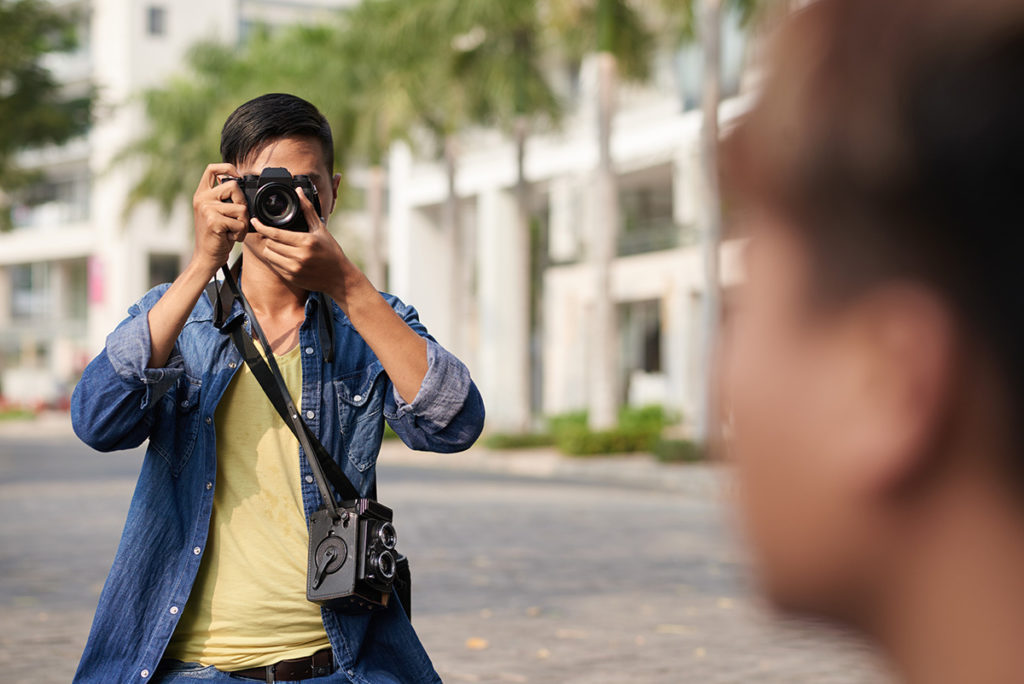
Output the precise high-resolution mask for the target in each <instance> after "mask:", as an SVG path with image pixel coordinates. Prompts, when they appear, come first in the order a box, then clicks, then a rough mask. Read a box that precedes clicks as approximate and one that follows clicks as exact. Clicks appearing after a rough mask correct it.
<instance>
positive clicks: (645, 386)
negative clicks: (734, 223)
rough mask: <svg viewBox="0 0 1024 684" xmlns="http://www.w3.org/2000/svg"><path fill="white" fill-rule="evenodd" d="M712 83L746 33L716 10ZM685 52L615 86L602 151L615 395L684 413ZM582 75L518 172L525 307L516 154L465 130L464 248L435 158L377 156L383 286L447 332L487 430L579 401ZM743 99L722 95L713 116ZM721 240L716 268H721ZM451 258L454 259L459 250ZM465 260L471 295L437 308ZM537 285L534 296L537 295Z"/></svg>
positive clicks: (589, 278) (692, 57)
mask: <svg viewBox="0 0 1024 684" xmlns="http://www.w3.org/2000/svg"><path fill="white" fill-rule="evenodd" d="M727 24H728V25H727V30H726V32H725V35H724V40H723V71H724V83H723V86H724V87H723V92H724V93H725V94H726V95H727V96H730V95H734V94H736V93H737V92H738V90H739V75H740V72H741V64H742V62H743V57H744V44H745V40H744V37H743V35H742V34H741V32H740V31H739V30H738V28H737V27H736V26H735V22H732V21H729V22H727ZM699 74H700V61H699V50H698V48H697V47H696V46H694V47H691V48H687V49H685V50H683V51H682V52H681V53H679V54H665V55H662V58H661V59H660V60H659V61H658V63H657V66H656V73H655V77H654V79H653V81H652V83H651V84H649V85H647V86H644V87H637V86H624V87H622V88H621V91H620V94H619V113H618V115H617V117H616V120H615V124H614V132H613V139H612V154H613V158H614V160H615V166H616V171H617V176H618V182H619V198H620V205H621V212H622V228H621V233H620V237H619V252H618V254H619V257H618V258H617V259H616V261H615V263H614V265H613V272H612V289H613V296H614V298H615V301H616V302H617V303H618V305H619V321H620V340H619V343H620V350H621V362H620V373H621V378H620V380H621V383H620V384H621V387H622V388H623V396H622V397H621V399H622V400H623V401H624V402H627V403H630V404H633V405H646V404H660V405H663V406H665V407H666V408H668V409H670V410H672V411H673V412H676V413H678V414H680V415H682V416H683V417H684V418H685V417H689V418H690V419H693V418H694V417H695V415H696V412H697V410H698V408H699V404H700V392H701V391H702V389H701V388H702V376H703V371H702V367H703V365H704V363H703V354H702V349H701V337H702V335H701V327H700V326H701V320H702V318H701V312H702V306H703V302H702V298H703V292H704V277H705V276H704V265H703V260H702V254H701V244H700V241H701V232H700V227H699V226H698V217H699V216H700V211H699V209H700V207H699V206H698V203H699V202H700V199H699V198H700V197H701V192H700V183H701V180H700V178H701V177H700V158H699V151H698V142H699V133H700V125H701V116H700V111H699V110H698V109H695V108H694V107H695V106H697V104H698V102H699V90H700V82H699V81H700V78H699ZM594 87H595V85H594V83H593V78H592V77H591V69H590V67H588V66H587V65H584V68H583V70H582V73H581V76H580V79H579V83H578V84H575V85H574V87H573V88H571V90H575V91H577V92H578V93H579V95H578V96H577V97H576V99H575V102H576V107H577V109H576V111H575V112H574V113H573V114H572V115H571V116H570V117H569V120H568V121H566V122H565V124H564V125H563V127H562V129H561V131H560V132H557V133H549V134H545V135H537V136H535V137H533V138H532V139H531V140H530V143H529V146H528V150H527V155H526V176H527V178H528V180H529V182H530V183H531V185H532V188H533V194H534V199H535V205H534V207H533V210H534V212H535V215H534V221H535V224H536V228H537V237H536V238H535V243H536V247H537V249H536V250H535V253H534V256H533V258H534V260H535V262H537V263H535V265H534V269H535V271H536V273H535V275H534V281H535V282H534V285H533V287H532V290H533V296H534V297H535V298H536V301H534V302H533V303H532V304H531V302H529V301H528V300H527V295H526V292H528V291H529V290H530V289H531V288H527V287H524V285H525V283H524V282H523V280H522V278H521V272H522V270H523V269H522V267H521V265H520V264H518V263H516V262H515V254H516V243H515V239H514V236H515V221H516V205H515V179H516V169H515V151H514V149H513V147H512V144H511V142H510V141H508V140H507V139H503V138H502V137H500V136H497V135H496V134H494V133H486V132H484V133H475V134H470V135H467V136H465V139H464V140H463V141H462V145H461V147H462V154H461V156H460V160H459V168H458V175H457V180H456V191H457V195H458V196H459V198H460V203H461V207H462V212H463V213H462V218H463V221H464V224H465V228H464V231H465V232H466V233H467V234H468V235H469V236H470V237H469V241H468V242H469V244H468V245H467V246H466V247H465V248H464V250H463V253H462V254H461V255H458V256H454V257H453V253H452V250H451V249H450V247H449V246H448V238H447V236H446V235H445V234H444V226H443V223H442V220H441V217H442V205H443V202H444V201H445V198H446V194H447V186H446V181H445V176H444V173H443V169H442V168H441V167H440V165H439V164H438V163H436V162H434V161H431V160H424V159H417V158H414V156H413V154H412V153H411V152H410V150H409V149H408V148H406V147H404V146H401V147H398V148H397V149H395V150H394V151H393V153H392V156H391V165H390V169H391V179H390V187H391V195H390V208H389V210H390V232H389V240H388V243H389V261H390V263H389V266H390V282H389V285H390V289H391V291H392V292H394V293H395V294H397V295H398V296H400V297H403V298H405V299H408V300H410V301H413V302H414V303H415V304H416V307H417V309H418V310H419V311H420V314H421V318H422V319H423V320H424V322H425V323H426V325H427V326H428V327H429V328H430V329H431V330H432V331H434V332H435V335H436V336H437V337H439V338H440V339H442V340H448V341H450V343H451V344H452V346H453V347H455V350H456V351H457V352H458V353H459V355H460V356H461V357H462V358H464V359H465V360H466V361H467V363H468V364H469V366H470V368H471V369H472V371H473V375H474V378H475V379H476V381H477V384H478V385H479V387H480V389H481V392H482V394H483V395H484V401H485V404H486V405H487V410H488V421H487V422H488V429H489V430H492V431H518V430H521V429H522V428H523V427H524V426H528V425H530V424H531V423H534V424H535V423H536V419H537V418H538V417H539V416H549V415H554V414H559V413H563V412H567V411H574V410H579V409H584V408H586V406H587V397H588V392H589V386H588V380H589V378H590V373H589V372H588V371H589V368H590V366H591V361H590V358H591V354H592V353H593V352H592V345H591V344H589V340H590V339H591V336H592V334H593V331H592V328H591V326H590V320H589V319H590V316H591V309H592V306H593V301H594V297H595V287H594V283H593V278H594V274H593V273H592V270H591V268H590V266H589V265H588V264H587V262H586V252H587V243H588V239H589V230H588V227H589V226H590V225H591V222H592V212H593V211H594V210H595V209H594V202H593V201H592V198H591V196H590V189H591V188H592V186H593V182H592V178H593V175H594V170H595V167H596V165H597V157H598V146H597V134H596V130H595V129H596V115H595V113H594V112H593V111H591V110H590V109H588V104H589V103H591V102H593V101H594V99H593V96H592V95H591V93H592V89H593V88H594ZM741 106H742V103H741V101H740V99H739V98H732V99H730V100H728V101H726V102H725V103H724V105H723V107H722V116H723V119H728V118H729V117H730V116H731V115H732V113H735V112H737V111H738V110H739V108H740V107H741ZM729 253H730V250H728V249H727V250H725V252H724V256H725V257H726V258H725V259H724V262H725V263H724V264H723V267H724V269H725V272H724V273H723V277H724V278H729V277H733V276H732V275H731V274H733V273H734V272H735V267H734V266H733V264H732V263H731V260H730V259H729V258H728V255H729ZM460 261H461V262H462V264H461V265H460V263H459V262H460ZM465 263H471V264H472V270H473V278H471V280H472V281H473V283H474V285H473V287H474V291H473V292H472V293H471V295H470V300H471V301H472V302H474V305H475V306H473V307H470V310H469V311H468V312H466V313H465V314H464V315H463V316H462V317H461V320H454V319H453V316H452V314H451V308H452V307H451V306H450V302H451V299H450V297H451V288H452V287H458V286H459V284H458V283H460V282H463V283H464V282H466V280H467V279H465V278H459V277H456V276H455V275H454V274H455V273H456V272H457V271H458V270H459V268H461V267H462V265H464V264H465ZM538 295H539V296H538ZM531 306H532V309H533V315H532V318H533V322H532V324H531V329H530V331H529V336H530V338H531V339H532V340H533V344H532V345H531V347H532V348H531V354H530V359H529V361H528V362H525V360H522V361H521V359H522V356H521V355H517V354H516V346H515V345H516V344H518V343H517V340H518V339H522V335H521V333H522V332H523V331H522V330H517V326H519V325H520V323H519V322H517V321H521V320H523V319H522V317H519V316H517V314H516V312H517V310H520V308H521V307H531ZM526 407H529V410H527V409H526Z"/></svg>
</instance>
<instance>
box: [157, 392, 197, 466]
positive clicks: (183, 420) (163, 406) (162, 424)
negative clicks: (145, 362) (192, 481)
mask: <svg viewBox="0 0 1024 684" xmlns="http://www.w3.org/2000/svg"><path fill="white" fill-rule="evenodd" d="M201 389H202V381H200V380H198V379H196V378H192V377H190V376H189V375H188V374H184V373H183V374H182V376H181V378H179V379H178V382H177V383H176V384H175V386H174V387H172V388H171V389H170V390H168V392H167V394H165V395H164V396H163V397H161V399H160V401H159V402H158V403H157V405H156V407H155V408H154V409H153V411H154V414H153V428H152V430H151V431H150V434H149V446H150V448H151V449H152V450H153V451H155V452H156V453H158V454H159V455H160V456H161V458H163V459H164V460H165V461H167V465H168V466H170V468H171V474H172V475H174V476H175V477H176V476H178V475H179V474H180V473H181V471H182V470H183V469H184V468H185V464H187V463H188V460H189V458H191V456H192V450H193V449H194V448H195V445H196V437H197V436H198V435H199V400H200V396H201Z"/></svg>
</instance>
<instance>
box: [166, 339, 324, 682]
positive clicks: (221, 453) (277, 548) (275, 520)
mask: <svg viewBox="0 0 1024 684" xmlns="http://www.w3.org/2000/svg"><path fill="white" fill-rule="evenodd" d="M301 362H302V359H301V356H300V353H299V346H296V347H295V349H293V350H291V351H290V352H288V353H286V354H285V355H283V356H281V357H279V358H278V365H279V366H280V368H281V374H282V375H283V376H284V379H285V383H286V384H287V385H288V391H289V392H290V393H291V395H292V397H294V398H298V397H300V396H301V395H302V363H301ZM216 425H217V488H216V491H215V492H214V497H213V514H212V517H211V518H210V537H209V540H208V541H207V546H206V552H205V553H204V554H203V560H202V562H201V563H200V566H199V574H198V576H197V577H196V582H195V585H194V586H193V587H192V594H191V596H189V599H188V603H187V604H186V606H185V610H184V612H183V613H182V615H181V620H180V621H179V622H178V626H177V629H176V630H175V632H174V635H173V637H172V638H171V643H170V645H169V646H168V648H167V652H166V654H165V656H166V657H168V658H175V659H177V660H183V661H186V662H199V663H202V664H203V665H213V666H215V667H217V668H219V669H224V670H229V671H230V670H239V669H245V668H249V667H259V666H263V665H271V664H273V663H276V662H278V661H280V660H283V659H286V658H300V657H303V656H306V655H310V654H312V653H315V652H316V651H318V650H320V649H321V648H324V647H326V646H329V645H330V642H329V641H328V639H327V633H326V632H325V631H324V626H323V621H322V619H321V617H320V608H319V606H317V605H316V604H314V603H310V602H309V601H307V600H306V558H307V554H308V552H309V551H308V548H307V546H308V544H309V531H308V529H307V526H306V525H307V523H306V515H305V512H304V511H303V507H302V492H301V485H300V481H299V447H298V440H297V439H296V438H295V436H294V435H293V434H292V433H291V431H290V430H289V429H288V428H287V427H286V426H285V423H284V420H283V419H282V418H281V416H279V415H278V413H277V412H276V411H275V410H274V408H273V406H271V404H270V400H269V399H267V396H266V395H265V394H264V393H263V390H262V389H261V388H260V386H259V383H258V382H257V381H256V379H255V378H254V377H253V375H252V372H251V371H250V370H249V367H248V366H246V365H244V364H243V366H242V368H240V369H239V371H238V372H237V374H236V375H235V377H234V378H233V379H232V380H231V383H230V384H229V385H228V388H227V390H225V392H224V397H223V398H222V399H221V401H220V404H219V405H218V406H217V411H216Z"/></svg>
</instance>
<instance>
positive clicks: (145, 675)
mask: <svg viewBox="0 0 1024 684" xmlns="http://www.w3.org/2000/svg"><path fill="white" fill-rule="evenodd" d="M139 676H140V677H142V678H143V679H145V678H146V677H148V676H149V670H143V671H142V672H140V673H139Z"/></svg>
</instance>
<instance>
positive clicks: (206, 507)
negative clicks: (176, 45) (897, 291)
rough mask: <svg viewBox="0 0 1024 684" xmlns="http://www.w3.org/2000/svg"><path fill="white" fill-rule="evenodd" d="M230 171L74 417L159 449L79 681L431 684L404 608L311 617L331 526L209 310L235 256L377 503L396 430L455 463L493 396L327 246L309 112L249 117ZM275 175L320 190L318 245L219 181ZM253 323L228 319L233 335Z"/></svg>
mask: <svg viewBox="0 0 1024 684" xmlns="http://www.w3.org/2000/svg"><path fill="white" fill-rule="evenodd" d="M221 155H222V158H223V160H224V162H223V163H221V164H211V165H209V166H208V167H207V169H206V172H205V173H204V174H203V177H202V179H201V180H200V182H199V187H198V188H197V190H196V193H195V197H194V198H193V208H194V215H195V250H194V253H193V256H192V259H191V261H190V262H189V264H188V265H187V266H186V267H185V269H184V271H183V272H182V274H181V275H180V276H179V277H178V278H177V280H175V281H174V283H172V284H170V285H161V286H159V287H157V288H155V289H154V290H152V291H151V292H149V293H148V294H146V295H145V296H144V297H143V298H142V300H140V301H139V302H138V303H137V304H136V305H134V306H133V307H132V308H131V310H130V311H129V314H130V315H129V317H128V319H126V320H125V321H124V322H123V323H121V325H119V326H118V327H117V329H116V330H114V332H113V333H111V334H110V336H109V337H108V338H107V345H106V348H105V349H104V350H103V351H102V352H101V353H100V354H99V356H97V357H96V358H95V359H94V360H93V361H92V363H90V364H89V367H88V368H87V369H86V370H85V373H84V375H83V377H82V380H81V382H80V383H79V385H78V387H77V388H76V390H75V393H74V396H73V398H72V420H73V423H74V427H75V431H76V432H77V434H78V435H79V437H81V439H82V440H83V441H85V442H86V443H87V444H89V445H90V446H92V447H93V448H95V449H99V450H113V449H125V448H130V447H134V446H137V445H138V444H140V443H142V442H143V441H144V440H146V439H147V438H148V439H149V448H148V451H147V453H146V458H145V461H144V463H143V466H142V473H141V475H140V478H139V483H138V485H137V488H136V491H135V496H134V498H133V500H132V505H131V509H130V511H129V513H128V520H127V523H126V526H125V530H124V535H123V537H122V538H121V544H120V548H119V549H118V551H117V556H116V558H115V560H114V565H113V568H112V569H111V572H110V575H109V577H108V578H107V582H106V585H105V587H104V589H103V593H102V594H101V596H100V602H99V607H98V609H97V612H96V617H95V620H94V622H93V626H92V631H91V633H90V636H89V641H88V644H87V646H86V649H85V653H84V655H83V656H82V660H81V663H80V664H79V669H78V673H77V676H76V681H81V682H103V683H104V684H106V683H108V682H133V681H134V682H149V681H160V682H177V681H194V680H197V679H201V680H210V681H237V680H238V678H239V677H241V678H242V679H255V680H259V681H286V680H288V681H290V680H306V679H309V680H310V681H311V682H313V681H315V682H332V683H333V682H358V683H361V684H379V683H380V682H403V683H407V682H437V681H440V680H439V678H438V677H437V674H436V673H435V671H434V669H433V667H432V666H431V663H430V659H429V658H428V657H427V654H426V653H425V652H424V650H423V647H422V646H421V645H420V642H419V640H418V639H417V637H416V634H415V633H414V632H413V629H412V626H411V625H410V623H409V621H408V619H407V618H406V616H405V613H404V612H403V609H402V607H401V606H400V605H399V603H398V601H397V600H392V601H390V603H389V604H388V606H387V608H386V609H380V610H376V611H373V612H366V613H363V614H356V615H349V614H339V613H337V612H335V611H333V610H330V609H327V608H324V609H321V608H320V607H319V606H318V605H316V604H314V603H311V602H309V601H307V600H306V595H305V590H306V562H307V553H308V549H307V544H308V537H309V534H308V530H307V520H308V516H309V514H310V513H312V512H313V511H315V510H316V509H317V508H318V507H319V506H320V505H321V499H320V494H319V492H318V490H317V485H316V483H315V481H314V478H313V476H312V472H311V470H310V465H309V463H308V461H307V456H308V455H307V454H303V455H302V456H301V459H300V452H299V447H298V441H297V440H296V438H295V437H294V436H293V434H292V433H291V432H289V430H288V429H287V427H286V426H285V423H284V421H283V419H282V418H281V417H280V415H278V413H277V412H276V411H275V410H274V409H273V407H272V405H271V403H270V401H269V400H268V399H267V397H266V395H265V394H264V393H263V390H262V389H261V388H260V386H259V384H257V381H256V380H255V379H254V378H253V375H252V373H251V372H250V371H249V369H248V368H247V367H246V365H245V363H243V361H242V357H241V355H240V354H239V352H238V351H237V349H236V347H235V345H234V344H233V343H232V340H231V337H230V335H227V334H224V333H222V332H221V330H219V329H218V328H217V327H215V326H214V318H215V313H214V307H213V306H212V304H211V301H210V299H209V298H208V297H207V296H206V295H205V294H204V289H205V288H206V286H207V283H208V282H209V281H210V280H211V278H212V277H213V276H214V275H215V273H216V272H217V270H218V269H219V268H220V267H221V266H222V265H223V264H224V263H225V262H226V260H227V258H228V254H229V253H230V252H231V249H232V247H233V246H234V245H235V243H241V244H242V256H243V262H242V269H241V275H240V285H241V289H242V292H243V293H245V295H246V296H247V298H248V300H249V302H250V303H251V305H252V308H253V310H254V312H255V314H256V317H257V319H258V321H259V324H260V325H261V326H262V328H263V330H264V331H265V333H266V335H267V338H268V340H269V343H270V345H271V347H272V348H273V351H274V353H275V354H276V355H278V357H279V363H280V366H281V371H282V374H283V376H284V378H285V381H286V383H287V385H288V388H289V391H290V394H291V395H292V397H293V398H294V400H295V402H296V405H297V406H298V408H299V410H300V412H301V414H302V417H303V418H304V420H305V421H306V423H307V424H308V425H309V426H310V428H311V429H312V431H313V432H314V433H315V434H316V435H317V437H318V438H319V440H320V441H321V442H322V443H323V444H324V446H325V447H326V448H327V450H328V451H329V452H330V454H331V456H332V457H333V458H334V459H335V460H336V461H337V462H338V464H339V465H340V466H341V468H342V470H343V471H344V473H345V475H346V476H347V477H348V479H349V480H350V481H351V482H352V483H353V485H354V486H355V487H356V488H357V489H358V490H359V491H360V493H361V494H362V495H364V496H365V495H368V494H369V493H370V491H371V488H372V486H373V484H374V463H375V461H376V457H377V453H378V451H379V449H380V442H381V436H382V433H383V429H384V420H385V419H386V420H387V421H388V423H389V424H390V425H391V426H392V427H393V428H394V430H395V432H397V433H398V435H399V436H400V437H401V438H402V439H403V440H404V441H405V443H406V444H408V445H409V446H410V447H412V448H415V449H423V450H432V451H442V452H453V451H459V450H462V449H466V448H468V447H469V446H470V445H471V444H472V443H473V442H474V440H475V439H476V437H477V436H478V435H479V433H480V431H481V429H482V425H483V418H484V408H483V403H482V401H481V399H480V395H479V393H478V392H477V390H476V387H475V386H474V384H473V382H472V381H471V379H470V376H469V372H468V371H467V370H466V367H465V366H464V365H463V364H462V363H460V362H459V361H458V359H456V358H455V357H454V356H452V355H451V354H450V353H449V352H447V351H445V350H444V349H443V348H442V347H441V346H440V345H438V344H437V342H435V341H434V340H433V339H432V338H431V337H430V336H429V335H428V334H427V331H426V329H425V328H424V327H423V325H422V324H421V323H420V322H419V320H418V319H417V316H416V312H415V310H413V309H412V308H411V307H409V306H406V305H405V304H403V303H401V302H400V301H398V300H397V299H396V298H395V297H392V296H390V295H381V294H380V293H379V292H377V290H376V289H375V288H374V287H373V285H372V284H371V283H370V282H369V281H368V280H367V279H366V277H365V276H364V275H363V274H362V273H361V272H360V271H359V269H358V268H356V266H355V265H354V264H353V263H352V262H351V261H349V259H348V258H347V257H346V256H345V253H344V251H343V250H342V248H341V246H340V245H338V243H337V242H336V241H335V240H334V238H333V237H332V236H331V234H330V233H329V232H328V231H327V228H326V225H325V224H324V220H325V219H326V217H327V216H329V215H330V214H331V211H332V210H333V209H334V206H335V203H336V201H337V192H338V183H339V180H340V176H338V175H334V174H333V143H332V139H331V131H330V127H329V126H328V124H327V121H326V120H325V119H324V117H323V116H322V115H321V114H320V113H319V112H318V111H317V110H316V108H315V107H314V106H313V105H311V104H310V103H308V102H306V101H304V100H301V99H299V98H297V97H294V96H290V95H283V94H273V95H265V96H262V97H259V98H256V99H255V100H252V101H250V102H247V103H245V104H244V105H242V106H241V107H239V108H238V109H237V110H236V111H235V112H234V113H233V114H232V115H231V116H230V117H229V118H228V120H227V122H226V123H225V125H224V129H223V132H222V135H221ZM272 167H283V168H285V169H287V170H288V171H289V172H290V173H291V174H292V175H294V176H297V175H306V176H308V177H309V178H310V180H311V182H312V184H313V186H314V187H315V188H316V190H317V194H318V196H319V203H320V208H321V213H322V216H323V217H324V218H323V219H322V218H321V217H320V216H318V215H317V212H316V211H315V210H314V208H313V205H312V204H311V202H310V199H309V198H308V197H306V195H305V193H302V192H301V190H299V191H298V193H299V199H300V202H301V205H302V210H303V213H304V217H305V220H306V223H307V224H308V226H309V231H308V232H293V231H289V230H281V229H275V228H271V227H268V226H266V225H264V224H263V223H261V222H260V221H259V220H258V219H254V218H251V217H250V215H249V213H248V210H247V207H246V198H245V195H244V193H243V191H242V188H241V187H240V186H239V184H238V183H236V182H234V181H232V180H224V182H221V180H222V179H227V178H228V177H241V176H244V175H246V174H255V175H259V174H260V173H261V172H262V171H263V170H264V169H266V168H272ZM315 293H323V294H324V295H327V296H326V297H324V296H322V295H318V294H315ZM324 306H327V307H330V311H329V312H328V314H329V316H326V317H321V313H322V312H321V311H320V309H319V307H324ZM241 315H242V312H241V308H240V305H239V303H238V302H235V303H234V308H233V309H232V310H231V311H230V313H229V315H228V317H227V321H228V324H230V322H231V321H232V319H235V318H236V317H238V316H241ZM321 321H328V323H326V324H322V323H321ZM328 326H330V328H332V330H329V329H328ZM246 329H247V330H248V325H247V328H246ZM332 333H333V335H332ZM332 339H333V354H331V353H330V352H331V351H332V350H331V349H328V348H327V345H328V344H331V340H332ZM392 599H395V597H394V596H392ZM228 673H233V674H228Z"/></svg>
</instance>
